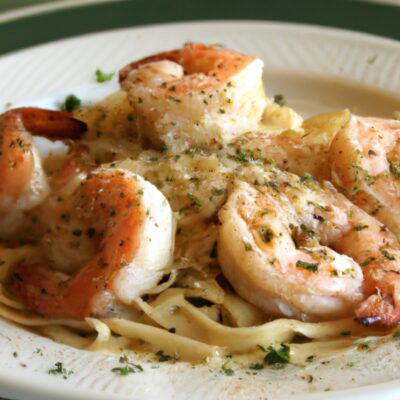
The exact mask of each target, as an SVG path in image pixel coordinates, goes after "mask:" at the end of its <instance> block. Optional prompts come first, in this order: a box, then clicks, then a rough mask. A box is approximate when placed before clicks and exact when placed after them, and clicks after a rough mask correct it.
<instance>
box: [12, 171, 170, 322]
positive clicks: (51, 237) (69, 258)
mask: <svg viewBox="0 0 400 400" xmlns="http://www.w3.org/2000/svg"><path fill="white" fill-rule="evenodd" d="M47 212H48V218H49V219H50V222H49V224H48V229H47V230H48V233H47V235H46V237H45V238H44V243H43V244H44V247H45V248H46V250H47V253H48V257H49V260H48V264H47V265H46V264H43V263H40V264H39V263H36V264H30V263H29V261H26V262H24V263H21V264H19V265H17V266H16V268H15V270H14V274H13V275H12V277H11V281H10V286H9V288H10V290H11V292H12V293H14V294H15V295H16V296H17V297H18V298H20V299H21V300H22V301H23V302H24V303H25V304H26V305H27V306H28V307H29V308H30V309H32V310H35V311H37V312H39V313H40V314H43V315H44V316H46V317H51V318H72V319H81V318H84V317H87V316H89V315H100V316H104V315H106V314H108V313H109V312H111V311H112V310H113V308H114V306H115V304H117V303H118V302H122V303H126V304H129V303H131V302H132V301H133V300H134V299H136V298H137V297H138V296H140V295H141V294H143V293H144V292H145V291H146V290H147V289H149V288H151V287H153V286H155V285H156V284H157V282H158V280H159V279H160V278H161V277H162V275H163V272H164V271H165V269H166V268H167V266H168V264H169V261H170V259H171V254H172V247H173V237H174V223H173V215H172V212H171V209H170V206H169V204H168V202H167V200H166V199H165V198H164V196H163V195H162V194H161V193H160V192H159V191H158V190H157V189H156V187H155V186H153V185H152V184H150V183H149V182H147V181H145V180H144V179H143V178H141V177H140V176H138V175H136V174H133V173H131V172H129V171H127V170H124V169H120V168H108V169H102V168H99V169H97V170H94V171H93V172H92V173H90V174H88V175H84V174H81V175H80V176H79V177H78V178H76V179H75V180H73V181H71V182H70V183H69V185H68V186H67V187H66V188H65V189H64V191H63V192H60V193H57V194H55V195H54V197H52V198H51V199H50V200H49V201H48V202H47ZM59 271H63V272H64V273H60V272H59ZM65 272H68V275H66V274H65Z"/></svg>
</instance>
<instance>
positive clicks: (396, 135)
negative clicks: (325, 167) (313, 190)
mask: <svg viewBox="0 0 400 400" xmlns="http://www.w3.org/2000/svg"><path fill="white" fill-rule="evenodd" d="M399 139H400V121H395V120H384V119H378V118H361V117H357V116H352V118H351V119H350V120H349V121H348V123H347V124H346V125H345V126H344V127H343V128H342V129H341V130H340V131H339V133H338V134H337V135H336V136H335V139H334V140H333V142H332V145H331V147H330V150H329V162H330V167H331V171H332V180H333V183H334V184H335V185H336V186H338V187H339V188H340V189H341V190H343V191H344V193H345V194H346V196H347V197H348V198H349V199H351V200H352V201H353V202H354V203H355V204H357V205H358V206H359V207H361V208H363V209H364V210H366V211H367V212H368V213H370V214H372V215H374V216H375V217H376V218H377V219H379V220H380V221H381V222H383V223H384V224H386V225H387V226H388V227H389V228H390V229H391V230H392V231H393V232H395V233H396V234H397V235H400V141H399Z"/></svg>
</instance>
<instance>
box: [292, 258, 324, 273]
mask: <svg viewBox="0 0 400 400" xmlns="http://www.w3.org/2000/svg"><path fill="white" fill-rule="evenodd" d="M318 266H319V263H309V262H305V261H301V260H298V261H297V262H296V267H297V268H304V269H306V270H308V271H312V272H317V271H318Z"/></svg>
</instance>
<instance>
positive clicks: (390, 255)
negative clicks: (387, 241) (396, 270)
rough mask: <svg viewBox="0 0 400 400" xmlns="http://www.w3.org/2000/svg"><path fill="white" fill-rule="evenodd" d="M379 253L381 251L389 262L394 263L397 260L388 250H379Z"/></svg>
mask: <svg viewBox="0 0 400 400" xmlns="http://www.w3.org/2000/svg"><path fill="white" fill-rule="evenodd" d="M379 251H380V253H381V254H382V255H383V256H384V257H385V258H387V259H388V260H390V261H394V260H395V259H396V258H395V257H394V256H393V255H392V254H390V253H389V252H388V251H387V250H385V249H379Z"/></svg>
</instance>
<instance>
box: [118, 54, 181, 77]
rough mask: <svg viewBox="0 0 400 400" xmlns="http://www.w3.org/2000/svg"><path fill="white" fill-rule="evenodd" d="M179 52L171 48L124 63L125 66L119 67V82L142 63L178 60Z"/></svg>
mask: <svg viewBox="0 0 400 400" xmlns="http://www.w3.org/2000/svg"><path fill="white" fill-rule="evenodd" d="M180 53H181V51H180V50H171V51H168V52H165V53H158V54H154V55H152V56H148V57H145V58H142V59H141V60H138V61H134V62H131V63H129V64H127V65H125V67H123V68H121V69H120V71H119V82H120V83H123V82H124V81H125V80H126V78H127V77H128V75H129V73H130V72H131V71H133V70H135V69H137V68H139V67H141V66H142V65H146V64H150V63H153V62H157V61H164V60H168V61H172V62H178V61H179V58H180Z"/></svg>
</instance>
